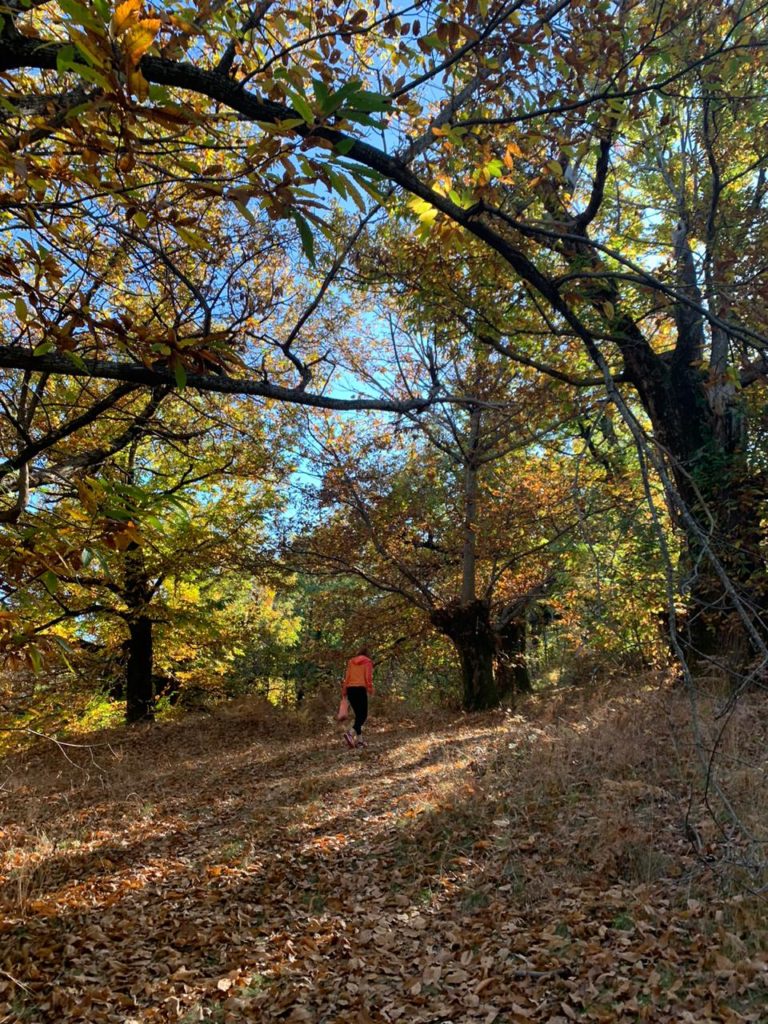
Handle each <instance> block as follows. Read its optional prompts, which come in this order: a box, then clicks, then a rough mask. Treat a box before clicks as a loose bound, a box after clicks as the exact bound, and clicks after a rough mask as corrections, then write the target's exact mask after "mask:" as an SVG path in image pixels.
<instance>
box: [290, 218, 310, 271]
mask: <svg viewBox="0 0 768 1024" xmlns="http://www.w3.org/2000/svg"><path fill="white" fill-rule="evenodd" d="M291 214H292V216H293V219H294V220H295V221H296V227H297V228H298V229H299V235H300V236H301V247H302V249H303V250H304V253H305V255H306V257H307V259H308V260H309V262H310V263H311V264H312V266H313V267H314V265H315V240H314V238H313V237H312V229H311V228H310V226H309V224H308V223H307V221H306V220H305V218H304V217H302V215H301V214H300V213H299V211H298V210H292V211H291Z"/></svg>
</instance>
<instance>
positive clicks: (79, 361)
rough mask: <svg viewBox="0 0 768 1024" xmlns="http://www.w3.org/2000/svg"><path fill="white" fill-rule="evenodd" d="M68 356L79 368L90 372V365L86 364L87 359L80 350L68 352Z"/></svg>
mask: <svg viewBox="0 0 768 1024" xmlns="http://www.w3.org/2000/svg"><path fill="white" fill-rule="evenodd" d="M67 356H68V358H69V359H70V360H71V361H72V362H73V363H74V364H75V366H76V367H77V368H78V370H83V371H84V372H85V373H87V372H88V367H87V366H86V365H85V360H84V359H83V357H82V356H81V355H80V353H79V352H67Z"/></svg>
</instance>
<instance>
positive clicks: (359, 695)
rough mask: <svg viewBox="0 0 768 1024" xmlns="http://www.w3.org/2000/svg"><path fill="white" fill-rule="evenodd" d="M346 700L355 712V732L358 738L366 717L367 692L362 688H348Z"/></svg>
mask: <svg viewBox="0 0 768 1024" xmlns="http://www.w3.org/2000/svg"><path fill="white" fill-rule="evenodd" d="M347 700H348V701H349V705H350V707H351V708H352V710H353V711H354V712H355V732H356V733H357V735H358V736H359V735H360V733H361V732H362V730H363V725H364V724H365V720H366V718H367V717H368V691H367V690H366V688H365V687H364V686H348V687H347Z"/></svg>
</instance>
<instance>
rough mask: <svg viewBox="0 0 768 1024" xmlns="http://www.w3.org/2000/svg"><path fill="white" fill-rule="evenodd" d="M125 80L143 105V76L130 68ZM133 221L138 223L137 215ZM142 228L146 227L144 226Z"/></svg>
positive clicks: (146, 90) (146, 92)
mask: <svg viewBox="0 0 768 1024" xmlns="http://www.w3.org/2000/svg"><path fill="white" fill-rule="evenodd" d="M125 80H126V82H127V84H128V89H129V90H130V92H131V93H133V95H134V96H135V97H136V98H137V99H138V100H139V102H140V103H143V102H144V100H145V99H146V98H147V97H148V96H149V82H148V81H147V80H146V78H145V77H144V75H142V73H141V72H140V71H139V69H138V68H131V70H130V71H126V73H125ZM134 219H135V220H136V222H137V223H138V215H137V216H136V217H135V218H134ZM144 227H146V224H145V225H144Z"/></svg>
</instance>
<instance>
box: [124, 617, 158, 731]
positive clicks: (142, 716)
mask: <svg viewBox="0 0 768 1024" xmlns="http://www.w3.org/2000/svg"><path fill="white" fill-rule="evenodd" d="M128 631H129V637H128V643H127V645H126V646H127V648H128V658H127V661H126V666H125V697H126V707H125V717H126V721H128V722H146V721H151V720H152V719H153V718H154V703H153V702H154V692H153V686H152V660H153V658H152V620H151V619H150V618H149V616H147V615H140V616H139V617H138V618H137V619H135V620H133V621H132V622H129V623H128Z"/></svg>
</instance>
